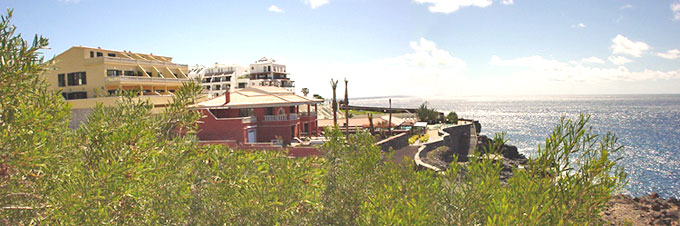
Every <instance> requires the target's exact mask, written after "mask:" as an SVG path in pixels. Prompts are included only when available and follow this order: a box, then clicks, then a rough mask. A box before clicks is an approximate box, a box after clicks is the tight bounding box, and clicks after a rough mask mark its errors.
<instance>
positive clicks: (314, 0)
mask: <svg viewBox="0 0 680 226" xmlns="http://www.w3.org/2000/svg"><path fill="white" fill-rule="evenodd" d="M305 4H307V5H309V6H310V7H312V9H316V8H317V7H319V6H322V5H325V4H328V0H305Z"/></svg>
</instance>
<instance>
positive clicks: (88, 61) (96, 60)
mask: <svg viewBox="0 0 680 226" xmlns="http://www.w3.org/2000/svg"><path fill="white" fill-rule="evenodd" d="M97 63H124V64H135V65H152V66H163V67H187V65H186V64H176V63H172V62H165V61H151V60H136V59H127V58H121V57H109V56H101V57H94V58H87V59H85V65H90V64H97Z"/></svg>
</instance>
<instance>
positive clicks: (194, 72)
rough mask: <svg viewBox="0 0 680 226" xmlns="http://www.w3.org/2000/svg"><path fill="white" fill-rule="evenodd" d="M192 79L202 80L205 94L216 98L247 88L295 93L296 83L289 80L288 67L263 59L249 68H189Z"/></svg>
mask: <svg viewBox="0 0 680 226" xmlns="http://www.w3.org/2000/svg"><path fill="white" fill-rule="evenodd" d="M188 74H189V77H190V78H201V86H203V93H205V94H208V95H209V97H216V96H219V95H222V94H224V93H225V92H227V91H234V90H236V89H243V88H246V87H251V86H252V87H258V86H275V87H281V88H284V89H286V90H287V91H289V92H291V93H294V92H295V82H294V81H292V80H290V78H288V72H286V65H283V64H277V63H276V61H275V60H274V59H271V58H266V57H262V58H261V59H259V60H258V61H255V63H253V64H250V66H249V67H242V66H238V65H234V64H232V65H225V64H218V63H215V64H214V65H212V66H208V67H206V66H199V65H196V66H192V67H189V73H188Z"/></svg>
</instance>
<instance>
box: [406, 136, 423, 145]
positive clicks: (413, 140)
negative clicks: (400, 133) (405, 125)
mask: <svg viewBox="0 0 680 226" xmlns="http://www.w3.org/2000/svg"><path fill="white" fill-rule="evenodd" d="M419 138H420V135H418V134H416V135H413V136H411V138H408V144H409V145H412V144H415V143H416V141H418V139H419Z"/></svg>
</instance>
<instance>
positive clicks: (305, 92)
mask: <svg viewBox="0 0 680 226" xmlns="http://www.w3.org/2000/svg"><path fill="white" fill-rule="evenodd" d="M302 94H303V95H305V97H307V94H309V89H307V88H302Z"/></svg>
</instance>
